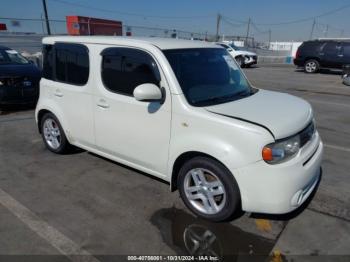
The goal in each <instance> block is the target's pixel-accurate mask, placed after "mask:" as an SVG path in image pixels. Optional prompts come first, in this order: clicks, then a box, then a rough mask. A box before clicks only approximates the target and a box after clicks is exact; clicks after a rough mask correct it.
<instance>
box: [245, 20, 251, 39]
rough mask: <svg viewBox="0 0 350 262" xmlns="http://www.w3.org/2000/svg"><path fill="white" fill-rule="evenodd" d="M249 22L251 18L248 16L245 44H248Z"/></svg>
mask: <svg viewBox="0 0 350 262" xmlns="http://www.w3.org/2000/svg"><path fill="white" fill-rule="evenodd" d="M250 23H251V19H250V17H249V20H248V26H247V36H246V38H245V42H246V44H247V46H248V37H249V30H250Z"/></svg>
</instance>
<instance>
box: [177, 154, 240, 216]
mask: <svg viewBox="0 0 350 262" xmlns="http://www.w3.org/2000/svg"><path fill="white" fill-rule="evenodd" d="M177 186H178V188H179V191H180V196H181V198H182V200H183V202H184V203H185V205H186V206H187V207H188V208H189V209H190V210H191V211H192V212H193V213H194V214H196V215H197V216H199V217H201V218H204V219H207V220H210V221H214V222H219V221H226V220H228V219H230V218H232V217H233V215H234V214H235V213H236V212H237V211H239V210H240V203H241V200H240V192H239V188H238V185H237V182H236V180H235V179H234V177H233V175H232V174H231V172H230V171H229V170H228V169H227V168H226V167H225V166H224V165H222V164H221V163H219V162H218V161H215V160H213V159H211V158H208V157H195V158H193V159H191V160H189V161H187V162H186V163H185V164H184V165H183V166H182V167H181V169H180V171H179V175H178V180H177Z"/></svg>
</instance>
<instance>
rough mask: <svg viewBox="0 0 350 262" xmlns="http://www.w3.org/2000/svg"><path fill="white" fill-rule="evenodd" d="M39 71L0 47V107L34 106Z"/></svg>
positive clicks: (15, 52)
mask: <svg viewBox="0 0 350 262" xmlns="http://www.w3.org/2000/svg"><path fill="white" fill-rule="evenodd" d="M40 78H41V71H40V70H39V69H38V68H37V67H36V66H35V65H34V64H33V63H32V62H31V61H29V60H27V59H26V58H24V57H23V56H22V55H20V54H19V53H18V52H17V51H15V50H13V49H10V48H8V47H4V46H0V106H4V105H14V104H16V105H17V104H33V105H34V104H36V102H37V100H38V97H39V81H40Z"/></svg>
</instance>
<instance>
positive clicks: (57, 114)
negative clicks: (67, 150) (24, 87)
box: [36, 107, 70, 142]
mask: <svg viewBox="0 0 350 262" xmlns="http://www.w3.org/2000/svg"><path fill="white" fill-rule="evenodd" d="M54 108H55V107H53V108H51V107H42V108H40V109H39V110H38V111H37V113H36V119H37V127H38V131H39V133H40V134H41V121H42V118H43V117H44V115H45V114H46V113H51V114H53V115H54V116H55V117H56V118H57V119H58V121H59V122H60V125H61V127H62V129H63V131H64V132H65V134H66V137H67V140H68V142H70V137H69V135H68V134H69V132H68V130H67V129H66V128H67V124H66V122H65V121H64V118H63V117H62V116H63V115H62V112H61V111H60V110H59V109H58V110H54Z"/></svg>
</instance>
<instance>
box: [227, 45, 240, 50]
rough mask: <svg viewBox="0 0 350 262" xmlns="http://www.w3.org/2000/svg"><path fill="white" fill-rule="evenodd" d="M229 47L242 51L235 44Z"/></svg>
mask: <svg viewBox="0 0 350 262" xmlns="http://www.w3.org/2000/svg"><path fill="white" fill-rule="evenodd" d="M229 46H230V47H231V48H232V49H233V50H236V51H238V50H241V49H240V48H239V47H238V46H235V45H234V44H229Z"/></svg>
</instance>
